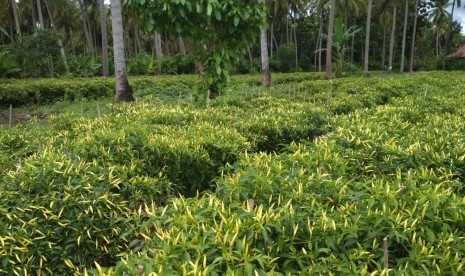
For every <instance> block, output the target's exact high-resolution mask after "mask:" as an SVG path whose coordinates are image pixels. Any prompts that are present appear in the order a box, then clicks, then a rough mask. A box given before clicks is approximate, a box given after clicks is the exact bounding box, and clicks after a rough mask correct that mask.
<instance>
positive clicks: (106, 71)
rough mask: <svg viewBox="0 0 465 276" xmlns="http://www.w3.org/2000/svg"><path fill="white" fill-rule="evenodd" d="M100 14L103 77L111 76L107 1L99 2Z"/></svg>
mask: <svg viewBox="0 0 465 276" xmlns="http://www.w3.org/2000/svg"><path fill="white" fill-rule="evenodd" d="M98 2H99V12H100V30H101V33H102V76H104V77H108V75H110V72H109V68H108V38H107V13H106V10H105V1H104V0H99V1H98Z"/></svg>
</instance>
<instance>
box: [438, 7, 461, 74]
mask: <svg viewBox="0 0 465 276" xmlns="http://www.w3.org/2000/svg"><path fill="white" fill-rule="evenodd" d="M455 2H456V0H453V1H452V10H451V12H450V19H449V23H450V24H449V30H448V31H447V35H446V42H445V44H444V56H443V57H442V70H446V55H447V54H448V53H449V40H450V33H451V30H452V21H453V20H454V9H455ZM459 5H460V1H459Z"/></svg>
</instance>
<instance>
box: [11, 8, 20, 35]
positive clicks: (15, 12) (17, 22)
mask: <svg viewBox="0 0 465 276" xmlns="http://www.w3.org/2000/svg"><path fill="white" fill-rule="evenodd" d="M11 8H12V9H13V16H14V18H15V27H16V33H17V34H18V35H19V36H21V27H20V25H19V16H18V4H17V3H16V0H11Z"/></svg>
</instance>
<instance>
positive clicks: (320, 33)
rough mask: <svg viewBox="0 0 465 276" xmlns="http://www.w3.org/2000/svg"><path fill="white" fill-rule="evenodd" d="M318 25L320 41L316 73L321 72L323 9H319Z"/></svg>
mask: <svg viewBox="0 0 465 276" xmlns="http://www.w3.org/2000/svg"><path fill="white" fill-rule="evenodd" d="M319 25H320V26H319V27H318V36H319V37H320V41H318V72H321V55H322V49H321V46H322V44H323V7H321V10H320V18H319Z"/></svg>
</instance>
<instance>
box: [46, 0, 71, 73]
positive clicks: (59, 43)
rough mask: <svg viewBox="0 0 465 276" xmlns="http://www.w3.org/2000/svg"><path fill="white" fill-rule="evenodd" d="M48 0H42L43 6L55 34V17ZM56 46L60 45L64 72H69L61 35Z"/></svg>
mask: <svg viewBox="0 0 465 276" xmlns="http://www.w3.org/2000/svg"><path fill="white" fill-rule="evenodd" d="M48 1H49V0H44V4H45V8H46V10H47V14H48V17H49V18H50V21H51V22H52V29H53V31H54V32H55V33H56V34H58V31H57V26H56V23H55V19H54V17H53V15H52V12H51V10H50V4H49V2H48ZM58 46H59V47H60V54H61V58H62V59H63V64H64V66H65V70H66V73H68V74H69V67H68V60H67V58H66V53H65V48H64V47H63V41H62V40H61V37H60V38H58Z"/></svg>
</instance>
